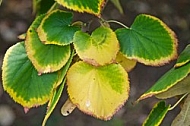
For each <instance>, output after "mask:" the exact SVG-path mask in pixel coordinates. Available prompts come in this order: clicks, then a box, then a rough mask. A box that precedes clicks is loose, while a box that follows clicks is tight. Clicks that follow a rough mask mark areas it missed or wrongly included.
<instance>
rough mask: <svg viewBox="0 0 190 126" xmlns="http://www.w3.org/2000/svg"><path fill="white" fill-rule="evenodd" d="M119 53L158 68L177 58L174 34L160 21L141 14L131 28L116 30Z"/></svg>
mask: <svg viewBox="0 0 190 126" xmlns="http://www.w3.org/2000/svg"><path fill="white" fill-rule="evenodd" d="M116 34H117V37H118V40H119V42H120V48H121V49H120V50H121V52H122V53H123V54H124V55H125V56H126V57H128V58H129V59H136V60H137V61H138V62H141V63H144V64H145V65H152V66H160V65H164V64H166V63H168V62H169V61H170V60H172V59H175V58H176V57H177V39H176V35H175V33H174V32H173V31H172V30H171V29H170V28H169V27H168V26H166V24H164V23H163V22H162V21H161V20H160V19H158V18H156V17H153V16H150V15H145V14H141V15H139V16H137V17H136V19H135V21H134V22H133V24H132V26H131V28H129V29H127V28H120V29H118V30H116Z"/></svg>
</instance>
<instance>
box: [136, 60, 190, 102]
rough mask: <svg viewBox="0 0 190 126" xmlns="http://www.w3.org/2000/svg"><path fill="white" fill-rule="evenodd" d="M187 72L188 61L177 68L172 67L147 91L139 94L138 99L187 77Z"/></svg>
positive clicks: (165, 88)
mask: <svg viewBox="0 0 190 126" xmlns="http://www.w3.org/2000/svg"><path fill="white" fill-rule="evenodd" d="M189 72H190V63H188V64H186V65H184V66H182V67H179V68H172V69H171V70H169V71H168V72H167V73H165V74H164V75H163V76H162V77H161V78H160V79H159V80H158V81H157V82H156V83H155V84H154V85H153V86H152V87H151V88H150V89H149V90H148V91H146V92H145V93H144V94H143V95H141V96H140V98H139V99H138V100H142V99H145V98H148V97H151V96H153V95H156V94H159V93H162V92H165V91H167V90H168V89H170V88H171V87H172V86H174V85H175V84H177V83H178V82H180V81H181V80H183V79H184V78H185V77H187V75H188V74H189Z"/></svg>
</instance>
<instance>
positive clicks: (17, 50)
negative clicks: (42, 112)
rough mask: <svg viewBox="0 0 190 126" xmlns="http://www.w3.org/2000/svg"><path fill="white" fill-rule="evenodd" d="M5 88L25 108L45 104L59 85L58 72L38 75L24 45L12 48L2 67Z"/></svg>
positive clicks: (18, 44)
mask: <svg viewBox="0 0 190 126" xmlns="http://www.w3.org/2000/svg"><path fill="white" fill-rule="evenodd" d="M2 77H3V88H4V90H5V91H7V92H8V93H9V95H10V96H11V97H12V98H13V99H14V100H15V101H16V102H18V103H19V104H21V105H22V106H23V107H25V108H31V107H34V106H39V105H42V104H45V103H46V102H47V101H48V100H49V99H50V97H51V96H52V93H53V88H54V87H55V85H57V80H58V78H59V74H58V72H54V73H49V74H43V75H41V76H39V75H38V72H37V71H36V69H35V68H34V67H33V65H32V63H31V61H30V60H29V59H28V57H27V54H26V51H25V47H24V43H23V42H22V43H17V44H16V45H14V46H12V47H10V48H9V49H8V50H7V52H6V54H5V57H4V61H3V67H2Z"/></svg>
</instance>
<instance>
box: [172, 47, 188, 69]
mask: <svg viewBox="0 0 190 126" xmlns="http://www.w3.org/2000/svg"><path fill="white" fill-rule="evenodd" d="M189 61H190V45H188V46H187V47H186V48H185V49H184V50H183V52H182V53H181V54H180V56H179V58H178V59H177V63H176V65H175V67H180V66H183V65H185V64H186V63H188V62H189Z"/></svg>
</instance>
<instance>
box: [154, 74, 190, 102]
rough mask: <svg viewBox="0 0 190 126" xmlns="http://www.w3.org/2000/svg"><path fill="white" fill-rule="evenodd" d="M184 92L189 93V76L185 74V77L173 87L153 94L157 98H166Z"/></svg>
mask: <svg viewBox="0 0 190 126" xmlns="http://www.w3.org/2000/svg"><path fill="white" fill-rule="evenodd" d="M185 93H190V76H187V77H186V78H185V79H183V80H182V81H180V82H178V83H177V84H175V85H174V86H173V87H171V88H169V89H168V90H167V91H165V92H162V93H159V94H156V95H155V96H156V97H157V98H159V99H167V98H171V97H175V96H178V95H182V94H185Z"/></svg>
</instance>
